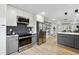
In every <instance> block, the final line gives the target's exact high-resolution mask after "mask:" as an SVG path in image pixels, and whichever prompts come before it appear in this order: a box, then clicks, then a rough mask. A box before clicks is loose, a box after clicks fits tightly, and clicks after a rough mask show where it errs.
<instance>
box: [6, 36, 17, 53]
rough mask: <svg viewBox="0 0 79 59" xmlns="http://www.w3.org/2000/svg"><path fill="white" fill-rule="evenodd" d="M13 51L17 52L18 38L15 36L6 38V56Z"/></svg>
mask: <svg viewBox="0 0 79 59" xmlns="http://www.w3.org/2000/svg"><path fill="white" fill-rule="evenodd" d="M15 51H18V36H17V35H10V36H7V40H6V54H11V53H13V52H15Z"/></svg>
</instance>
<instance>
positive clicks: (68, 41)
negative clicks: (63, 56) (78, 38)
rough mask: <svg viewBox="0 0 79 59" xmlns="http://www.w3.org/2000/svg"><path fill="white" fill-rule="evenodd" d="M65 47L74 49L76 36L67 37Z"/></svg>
mask: <svg viewBox="0 0 79 59" xmlns="http://www.w3.org/2000/svg"><path fill="white" fill-rule="evenodd" d="M65 36H66V38H65V45H67V46H71V47H74V44H75V43H74V36H73V35H68V34H67V35H65Z"/></svg>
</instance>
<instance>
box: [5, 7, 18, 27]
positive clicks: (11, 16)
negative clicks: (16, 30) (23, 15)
mask: <svg viewBox="0 0 79 59" xmlns="http://www.w3.org/2000/svg"><path fill="white" fill-rule="evenodd" d="M6 14H7V15H6V18H7V20H6V25H7V26H17V10H16V8H14V7H11V6H7V13H6Z"/></svg>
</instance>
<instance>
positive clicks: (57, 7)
mask: <svg viewBox="0 0 79 59" xmlns="http://www.w3.org/2000/svg"><path fill="white" fill-rule="evenodd" d="M11 5H12V6H14V7H17V8H20V9H24V10H26V11H28V12H31V13H34V14H39V13H41V12H42V11H44V12H46V16H47V17H49V18H50V19H53V18H58V17H62V18H63V16H65V15H64V12H65V11H67V12H68V16H71V17H72V15H74V10H75V9H79V4H11Z"/></svg>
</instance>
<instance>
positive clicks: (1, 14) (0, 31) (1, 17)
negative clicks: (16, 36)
mask: <svg viewBox="0 0 79 59" xmlns="http://www.w3.org/2000/svg"><path fill="white" fill-rule="evenodd" d="M5 54H6V5H3V4H0V55H5Z"/></svg>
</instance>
